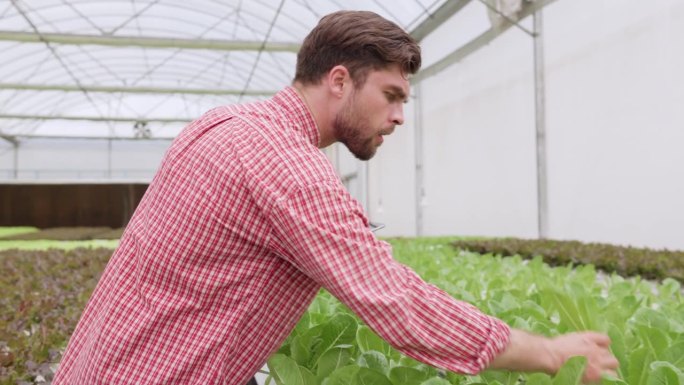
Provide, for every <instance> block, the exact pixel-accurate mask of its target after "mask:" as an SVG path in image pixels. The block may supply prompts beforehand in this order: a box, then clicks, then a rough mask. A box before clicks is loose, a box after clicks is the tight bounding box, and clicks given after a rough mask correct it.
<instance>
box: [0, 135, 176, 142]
mask: <svg viewBox="0 0 684 385" xmlns="http://www.w3.org/2000/svg"><path fill="white" fill-rule="evenodd" d="M3 139H6V140H14V141H17V143H18V140H20V139H65V140H69V139H72V140H73V139H78V140H84V139H85V140H131V141H143V140H144V141H150V140H160V141H161V140H174V139H175V137H174V136H152V137H149V138H135V137H132V136H86V135H73V136H69V135H5V137H3Z"/></svg>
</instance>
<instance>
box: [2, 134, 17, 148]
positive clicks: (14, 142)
mask: <svg viewBox="0 0 684 385" xmlns="http://www.w3.org/2000/svg"><path fill="white" fill-rule="evenodd" d="M0 139H3V140H6V141H8V142H9V143H11V144H12V145H14V146H15V147H16V146H18V145H19V142H18V141H17V139H16V137H15V136H12V135H0Z"/></svg>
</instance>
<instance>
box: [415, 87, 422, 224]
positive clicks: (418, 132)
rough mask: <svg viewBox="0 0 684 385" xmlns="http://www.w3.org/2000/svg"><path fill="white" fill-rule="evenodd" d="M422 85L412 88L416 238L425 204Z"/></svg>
mask: <svg viewBox="0 0 684 385" xmlns="http://www.w3.org/2000/svg"><path fill="white" fill-rule="evenodd" d="M421 87H422V83H417V84H416V85H415V86H414V87H413V92H414V93H415V99H414V100H415V103H416V104H415V106H414V109H415V123H414V125H415V131H414V139H415V143H414V144H415V153H416V154H415V157H416V160H415V163H416V169H415V172H416V175H415V176H416V182H415V186H416V206H415V208H416V236H417V237H420V236H422V235H423V206H424V202H425V186H423V162H424V161H423V99H422V95H421V92H420V89H421Z"/></svg>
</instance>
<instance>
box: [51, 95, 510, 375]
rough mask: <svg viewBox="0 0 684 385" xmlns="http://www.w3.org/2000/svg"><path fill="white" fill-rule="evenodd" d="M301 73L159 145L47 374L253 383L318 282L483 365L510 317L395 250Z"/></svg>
mask: <svg viewBox="0 0 684 385" xmlns="http://www.w3.org/2000/svg"><path fill="white" fill-rule="evenodd" d="M318 142H319V132H318V129H317V127H316V125H315V123H314V120H313V117H312V115H311V113H310V112H309V110H308V109H307V107H306V105H305V104H304V103H303V102H302V100H301V99H300V98H299V97H298V95H297V93H296V92H295V90H294V89H293V88H286V89H285V90H283V91H281V92H280V93H278V94H277V95H275V96H274V97H273V98H272V99H270V100H266V101H262V102H257V103H252V104H246V105H236V106H224V107H219V108H216V109H213V110H211V111H209V112H208V113H206V114H205V115H203V116H202V117H201V118H200V119H198V120H196V121H194V122H193V123H191V124H190V125H189V126H188V127H186V128H185V130H184V131H183V132H182V133H181V134H180V135H179V136H178V138H177V139H176V140H175V141H174V143H173V144H172V145H171V147H170V148H169V150H168V151H167V153H166V154H165V156H164V159H163V161H162V163H161V166H160V169H159V171H158V172H157V174H156V175H155V177H154V179H153V181H152V182H151V184H150V186H149V188H148V189H147V192H146V194H145V196H144V197H143V199H142V201H141V202H140V204H139V206H138V208H137V210H136V212H135V214H134V215H133V218H132V219H131V221H130V223H129V224H128V226H127V228H126V231H125V233H124V235H123V237H122V239H121V243H120V245H119V247H118V249H117V250H116V252H115V253H114V254H113V256H112V258H111V260H110V261H109V264H108V265H107V267H106V269H105V271H104V273H103V275H102V278H101V279H100V282H99V283H98V286H97V288H96V289H95V291H94V293H93V295H92V297H91V298H90V301H89V303H88V305H87V307H86V309H85V311H84V313H83V315H82V317H81V320H80V321H79V323H78V325H77V327H76V330H75V331H74V334H73V335H72V337H71V340H70V341H69V346H68V348H67V350H66V352H65V354H64V357H63V359H62V362H61V364H60V368H59V370H58V372H57V374H56V377H55V380H54V382H53V384H55V385H63V384H84V385H96V384H107V385H116V384H165V385H168V384H202V385H205V384H236V385H243V384H245V383H246V382H247V381H248V379H249V378H250V376H252V375H253V374H254V373H255V372H256V371H257V370H258V369H259V368H260V367H261V366H262V365H263V364H264V362H265V361H266V360H267V359H268V357H269V355H270V354H272V353H273V352H274V351H275V350H277V348H278V347H279V346H280V345H281V344H282V342H283V340H284V339H285V338H286V337H287V335H288V334H289V333H290V331H291V330H292V329H293V328H294V326H295V324H296V322H297V321H298V319H299V318H300V317H301V315H302V313H303V312H304V311H305V310H306V308H307V306H308V305H309V304H310V303H311V301H312V300H313V298H314V296H315V295H316V293H317V292H318V290H319V289H320V288H321V287H324V288H326V289H327V290H328V291H330V292H331V293H332V294H333V295H335V296H336V297H337V298H339V299H340V300H341V301H342V302H344V303H345V304H346V305H347V306H349V307H350V308H351V309H352V310H353V311H355V312H356V313H357V314H358V315H359V316H360V317H361V318H362V319H363V320H364V321H365V322H366V323H367V324H368V325H369V326H370V327H371V328H372V329H373V330H374V331H375V332H377V333H378V334H379V335H380V336H382V337H383V338H384V339H386V340H387V341H388V342H390V343H391V344H392V345H393V346H394V347H396V348H397V349H399V350H400V351H402V352H403V353H405V354H406V355H408V356H411V357H413V358H416V359H418V360H421V361H424V362H426V363H429V364H431V365H434V366H437V367H440V368H445V369H448V370H452V371H456V372H462V373H476V372H478V371H480V370H481V369H483V368H484V367H485V366H486V365H487V364H488V363H489V362H490V361H491V360H492V358H493V357H494V356H495V355H496V354H497V353H498V352H500V351H501V350H502V349H503V348H504V346H505V345H506V343H507V340H508V336H509V328H508V326H506V325H505V324H504V323H502V322H501V321H499V320H497V319H494V318H492V317H489V316H486V315H484V314H482V313H481V312H480V311H478V310H477V309H476V308H474V307H473V306H471V305H469V304H466V303H463V302H459V301H456V300H454V299H452V298H451V297H450V296H448V295H447V294H446V293H444V292H443V291H441V290H439V289H437V288H436V287H434V286H432V285H429V284H426V283H425V282H424V281H423V280H422V279H421V278H420V277H418V275H416V274H415V273H414V272H413V271H412V270H410V269H409V268H407V267H406V266H403V265H401V264H399V263H397V262H396V261H395V260H394V259H393V258H392V250H391V248H390V246H389V245H388V244H387V243H385V242H382V241H379V240H378V239H376V238H375V236H374V235H373V234H372V233H371V231H370V230H369V229H368V220H367V218H366V216H365V214H364V212H363V209H362V207H361V206H360V205H359V204H358V203H357V202H356V201H355V200H354V199H353V198H352V197H351V196H350V195H349V193H348V192H347V191H346V190H345V188H344V187H343V185H342V184H341V182H340V180H339V178H338V176H337V175H336V173H335V170H334V168H333V167H332V165H331V163H330V162H329V161H328V159H327V158H326V157H325V155H324V154H323V153H322V152H321V151H320V150H319V149H318V148H317V145H318Z"/></svg>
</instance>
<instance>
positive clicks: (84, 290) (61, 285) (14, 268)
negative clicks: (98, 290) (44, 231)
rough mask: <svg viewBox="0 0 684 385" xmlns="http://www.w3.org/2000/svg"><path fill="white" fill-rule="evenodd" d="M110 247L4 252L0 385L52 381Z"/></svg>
mask: <svg viewBox="0 0 684 385" xmlns="http://www.w3.org/2000/svg"><path fill="white" fill-rule="evenodd" d="M111 255H112V250H109V249H86V248H81V249H75V250H72V251H63V250H55V249H52V250H47V251H18V250H7V251H0V271H2V274H1V275H0V293H2V294H1V295H0V384H3V385H4V384H15V383H20V382H21V381H30V380H34V379H35V378H36V377H37V376H42V377H43V378H44V379H45V380H46V381H49V380H50V378H51V377H52V375H53V371H54V369H55V367H56V363H57V362H59V360H60V358H61V354H62V350H63V349H64V347H66V343H67V340H68V338H69V336H70V335H71V333H72V332H73V330H74V328H75V327H76V323H77V322H78V319H79V318H80V316H81V312H82V311H83V308H84V307H85V304H86V301H87V300H88V298H89V297H90V293H91V292H92V290H93V289H94V287H95V284H96V283H97V280H98V278H99V276H100V274H101V273H102V271H103V270H104V266H105V265H106V263H107V261H108V260H109V258H110V256H111Z"/></svg>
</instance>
